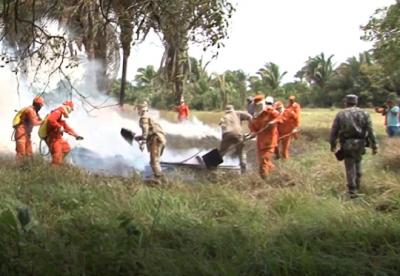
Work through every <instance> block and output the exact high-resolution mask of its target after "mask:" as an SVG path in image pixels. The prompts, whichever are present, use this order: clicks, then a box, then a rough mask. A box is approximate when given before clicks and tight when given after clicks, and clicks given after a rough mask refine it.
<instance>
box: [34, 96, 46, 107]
mask: <svg viewBox="0 0 400 276" xmlns="http://www.w3.org/2000/svg"><path fill="white" fill-rule="evenodd" d="M32 104H33V105H40V106H42V105H44V99H43V98H42V97H40V96H36V97H35V98H33V102H32Z"/></svg>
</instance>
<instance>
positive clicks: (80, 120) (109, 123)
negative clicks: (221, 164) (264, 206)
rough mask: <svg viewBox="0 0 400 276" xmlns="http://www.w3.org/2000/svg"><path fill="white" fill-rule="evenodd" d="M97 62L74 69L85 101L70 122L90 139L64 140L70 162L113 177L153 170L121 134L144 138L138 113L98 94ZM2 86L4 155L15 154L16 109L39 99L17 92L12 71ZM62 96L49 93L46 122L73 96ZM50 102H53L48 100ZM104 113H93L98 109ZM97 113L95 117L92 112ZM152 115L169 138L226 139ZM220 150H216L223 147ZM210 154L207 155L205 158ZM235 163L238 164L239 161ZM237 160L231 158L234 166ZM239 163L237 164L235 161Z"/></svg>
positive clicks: (194, 122) (24, 88) (184, 153)
mask: <svg viewBox="0 0 400 276" xmlns="http://www.w3.org/2000/svg"><path fill="white" fill-rule="evenodd" d="M97 66H98V65H97V64H96V63H95V62H85V63H83V64H82V65H81V66H80V67H79V69H76V68H75V69H74V70H75V71H72V72H71V75H70V79H71V81H72V83H73V85H74V87H75V88H76V89H77V90H78V91H79V93H80V94H81V95H83V96H84V97H85V100H82V98H81V97H77V96H76V93H73V94H74V95H75V96H74V97H73V99H72V100H73V101H74V103H75V110H74V111H73V112H72V113H71V114H70V117H69V118H68V119H67V123H68V124H69V126H70V127H72V128H73V129H74V130H75V131H76V132H77V133H78V134H79V135H81V136H83V137H84V138H85V139H84V140H83V141H76V140H75V138H74V137H72V136H69V135H67V134H64V138H65V139H66V140H67V141H68V143H69V144H70V146H71V147H72V148H73V149H74V150H73V151H72V153H71V156H70V158H69V160H71V161H72V163H73V164H75V165H77V166H80V167H83V168H85V169H88V170H93V171H104V172H107V173H113V174H119V175H128V174H129V173H131V172H132V171H140V172H143V171H147V172H149V171H150V170H149V167H148V164H149V154H148V152H147V150H145V151H144V152H141V151H140V150H139V146H138V145H137V144H136V143H135V142H134V144H133V145H129V144H128V143H127V142H126V141H125V140H124V139H123V138H122V137H121V135H120V130H121V128H122V127H124V128H128V129H131V130H132V131H134V132H135V133H137V134H140V133H141V130H140V128H139V124H138V117H137V115H136V114H134V115H129V116H131V117H128V116H127V113H124V112H123V111H121V110H120V108H119V107H117V106H116V104H117V102H116V101H115V99H113V98H110V97H109V96H106V95H104V94H102V93H100V92H98V91H97V90H96V85H95V79H94V77H93V76H95V75H96V74H95V73H94V72H95V71H96V69H97ZM1 71H2V72H1V74H0V83H1V92H0V125H1V126H2V131H0V152H6V153H13V152H14V148H15V144H14V142H12V141H11V135H12V131H13V129H12V119H13V117H14V115H15V114H16V113H15V111H14V110H19V109H21V108H23V107H25V106H28V105H30V104H31V102H32V99H33V97H34V94H33V93H32V92H31V90H30V89H29V87H30V86H28V85H25V84H23V82H22V84H21V83H20V84H19V85H20V87H19V91H20V95H18V93H17V87H18V83H17V81H16V78H15V75H13V74H12V73H11V72H10V70H7V69H6V68H3V69H1ZM57 84H58V83H57V82H52V83H50V84H49V87H50V89H51V88H55V87H56V86H57ZM65 90H66V91H61V92H64V93H60V95H59V96H58V97H57V95H56V96H55V97H54V95H52V97H51V99H50V97H49V95H47V94H45V95H44V97H45V99H46V105H45V107H44V108H42V110H41V111H40V115H41V117H42V118H44V117H45V115H46V114H48V113H49V112H50V111H51V110H53V109H54V108H56V107H58V106H60V104H61V103H62V102H63V101H65V100H67V99H68V97H66V95H69V94H70V91H67V88H65ZM48 99H49V100H48ZM104 105H107V106H109V105H111V106H112V105H115V106H112V107H107V108H102V106H104ZM94 106H95V107H98V109H93V107H94ZM88 110H91V111H90V112H87V111H88ZM150 116H154V117H155V118H157V120H158V121H159V123H160V125H161V126H162V128H163V130H164V131H165V132H166V133H167V134H171V135H179V136H182V137H185V138H198V139H200V138H204V137H207V136H211V137H216V138H220V135H221V134H220V130H219V129H218V128H216V127H212V126H209V125H206V124H204V123H203V122H201V121H200V120H198V119H197V118H196V117H193V118H192V119H191V120H187V121H185V122H181V123H172V122H169V121H167V120H164V119H162V118H159V112H158V111H156V110H151V111H150ZM32 138H33V148H34V149H35V151H36V153H37V152H38V148H39V138H38V137H37V128H35V129H34V130H33V133H32ZM217 146H218V145H215V147H217ZM199 151H200V150H199V149H197V148H191V149H187V150H177V149H173V148H171V147H168V143H167V147H166V149H165V151H164V154H163V156H162V160H163V161H168V162H180V161H182V160H184V159H187V158H188V157H190V156H192V155H194V154H196V153H199ZM206 151H207V150H204V151H203V152H201V154H204V153H205V152H206ZM233 162H234V161H233ZM231 163H232V160H230V159H228V164H231ZM235 163H236V162H235Z"/></svg>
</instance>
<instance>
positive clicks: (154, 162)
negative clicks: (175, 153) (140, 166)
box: [135, 102, 167, 178]
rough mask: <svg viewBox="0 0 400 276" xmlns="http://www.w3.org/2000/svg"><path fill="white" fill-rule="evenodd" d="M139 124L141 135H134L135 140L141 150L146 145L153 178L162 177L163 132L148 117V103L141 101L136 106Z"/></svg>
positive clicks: (164, 142)
mask: <svg viewBox="0 0 400 276" xmlns="http://www.w3.org/2000/svg"><path fill="white" fill-rule="evenodd" d="M137 110H138V115H139V116H140V118H139V126H140V128H141V129H142V135H139V136H136V137H135V140H136V141H138V142H139V143H140V149H141V150H142V151H143V150H144V147H145V145H147V151H148V152H149V153H150V166H151V169H152V171H153V175H154V177H155V178H160V177H162V171H161V165H160V157H161V155H162V154H163V151H164V148H165V144H166V142H167V140H166V138H165V133H164V131H163V129H162V128H161V126H160V125H159V124H158V123H157V122H156V121H154V120H153V119H152V118H150V116H149V114H148V110H149V108H148V105H147V103H146V102H145V103H143V104H140V105H138V106H137Z"/></svg>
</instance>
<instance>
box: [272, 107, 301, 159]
mask: <svg viewBox="0 0 400 276" xmlns="http://www.w3.org/2000/svg"><path fill="white" fill-rule="evenodd" d="M281 119H282V122H281V123H279V124H278V133H279V141H278V146H277V147H276V151H275V154H276V155H277V156H278V157H279V153H280V150H279V144H281V145H282V157H283V158H284V159H288V158H289V146H290V141H291V139H292V135H288V134H290V133H291V132H292V131H293V130H294V129H295V128H296V127H297V126H298V115H297V114H296V113H295V112H294V111H292V110H291V109H285V110H284V111H283V113H282V115H281ZM286 135H287V136H286ZM282 136H285V137H282ZM281 137H282V138H281Z"/></svg>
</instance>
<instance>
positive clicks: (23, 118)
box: [13, 96, 44, 161]
mask: <svg viewBox="0 0 400 276" xmlns="http://www.w3.org/2000/svg"><path fill="white" fill-rule="evenodd" d="M43 105H44V99H43V98H42V97H40V96H36V97H35V98H34V99H33V102H32V105H30V106H28V107H25V108H23V109H21V110H20V111H19V112H18V113H17V114H16V116H15V118H14V122H13V127H14V129H15V131H14V138H15V144H16V145H15V151H16V159H17V160H18V161H21V160H23V159H24V158H26V157H32V155H33V152H32V141H31V134H32V129H33V127H34V126H38V125H40V123H41V122H42V120H41V119H40V117H39V115H38V112H39V110H40V109H41V108H42V106H43Z"/></svg>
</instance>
